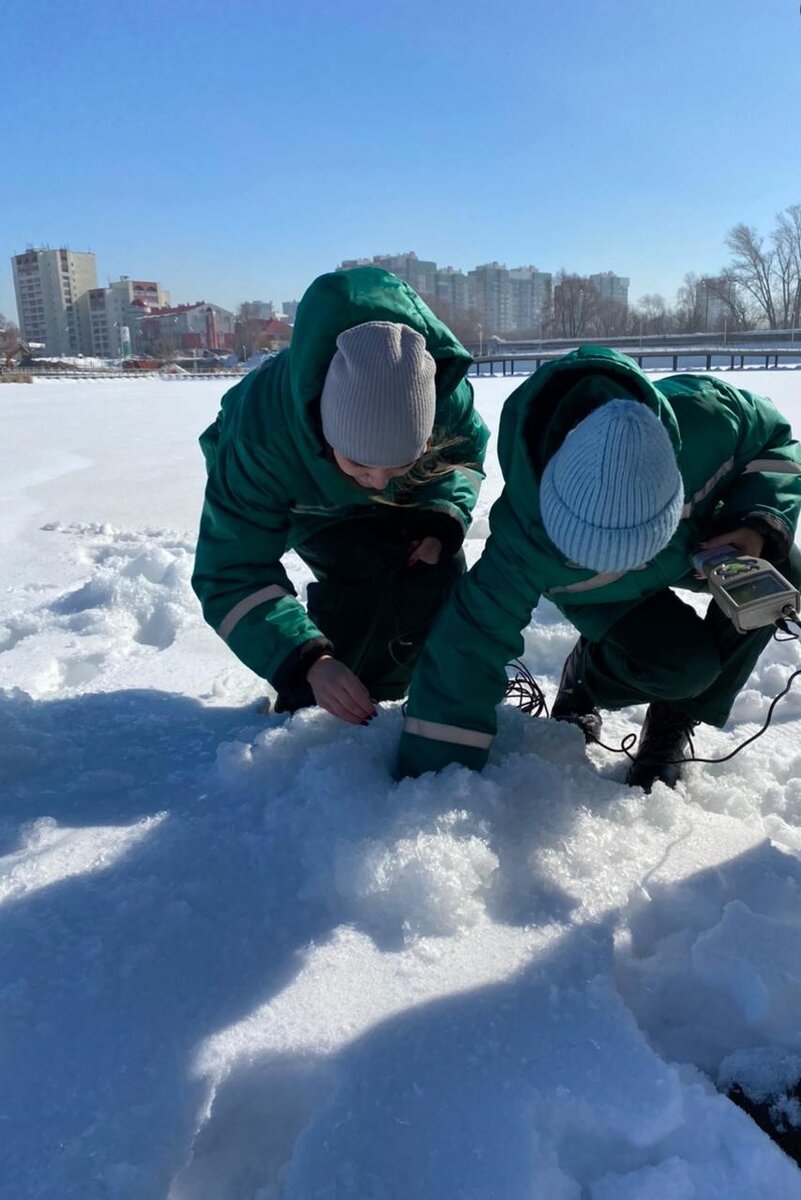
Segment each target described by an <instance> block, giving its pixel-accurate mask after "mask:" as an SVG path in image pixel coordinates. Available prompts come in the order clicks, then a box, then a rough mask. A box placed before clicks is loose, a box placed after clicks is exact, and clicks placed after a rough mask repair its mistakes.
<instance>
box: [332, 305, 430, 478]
mask: <svg viewBox="0 0 801 1200" xmlns="http://www.w3.org/2000/svg"><path fill="white" fill-rule="evenodd" d="M435 375H436V364H435V362H434V359H433V358H432V357H431V355H430V354H429V353H428V351H427V350H426V343H425V338H423V337H422V336H421V334H419V333H417V332H416V331H415V330H414V329H411V328H410V327H409V326H408V325H402V324H397V323H395V322H393V321H367V322H365V323H364V324H363V325H355V326H354V327H353V328H352V329H346V330H345V332H344V333H341V334H340V335H339V337H338V338H337V349H336V353H335V354H334V357H333V358H332V359H331V365H330V366H329V368H328V372H327V374H326V377H325V382H324V384H323V391H322V395H321V397H320V415H321V417H322V422H323V434H324V436H325V440H326V441H327V442H328V444H329V446H333V448H334V449H335V450H338V451H339V452H340V454H343V455H344V456H345V457H346V458H350V459H352V460H353V462H357V463H362V464H363V465H364V466H367V467H403V466H406V464H407V463H412V462H415V461H416V460H417V459H418V458H419V457H420V455H421V454H422V453H423V451H424V450H425V448H426V445H427V443H428V439H429V438H430V437H431V431H432V430H433V428H434V414H435V411H436V391H435V387H434V377H435Z"/></svg>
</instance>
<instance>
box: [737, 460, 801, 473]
mask: <svg viewBox="0 0 801 1200" xmlns="http://www.w3.org/2000/svg"><path fill="white" fill-rule="evenodd" d="M756 471H765V472H766V473H767V474H769V475H801V464H799V463H794V462H790V461H789V460H788V459H786V458H755V459H753V460H752V461H751V462H750V463H749V464H748V466H747V467H744V468H743V475H753V474H754V473H755V472H756Z"/></svg>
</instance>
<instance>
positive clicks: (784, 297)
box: [772, 204, 801, 329]
mask: <svg viewBox="0 0 801 1200" xmlns="http://www.w3.org/2000/svg"><path fill="white" fill-rule="evenodd" d="M772 240H773V245H774V247H775V251H776V266H777V276H778V288H779V295H780V307H781V319H782V327H783V328H784V329H795V327H796V326H797V325H800V324H801V204H791V205H790V206H789V208H786V209H785V210H784V212H783V213H779V215H778V217H777V218H776V228H775V229H774V231H773V234H772Z"/></svg>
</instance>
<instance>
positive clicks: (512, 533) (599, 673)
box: [399, 346, 801, 790]
mask: <svg viewBox="0 0 801 1200" xmlns="http://www.w3.org/2000/svg"><path fill="white" fill-rule="evenodd" d="M498 452H499V458H500V463H501V468H502V471H503V476H504V480H505V486H504V490H503V493H502V494H501V496H500V498H499V499H498V500H497V502H496V503H495V505H494V506H493V508H492V512H491V514H490V536H489V538H488V541H487V544H486V547H485V549H484V552H483V554H482V556H481V558H480V560H479V561H478V563H477V564H476V565H475V566H474V567H473V569H472V570H471V571H470V572H469V574H468V575H466V576H465V578H464V579H463V580H461V581H460V583H459V584H458V586H457V587H456V589H455V591H454V595H453V597H452V598H451V600H450V602H449V604H448V607H447V609H446V610H445V611H444V612H443V613H442V615H441V617H440V619H439V621H438V622H437V626H436V629H435V631H434V633H433V634H432V636H431V638H429V640H428V642H427V643H426V647H425V650H424V652H423V654H422V655H421V658H420V661H419V662H418V665H417V667H416V669H415V673H414V677H413V680H412V685H411V688H410V693H409V700H408V704H407V710H406V719H405V723H404V730H403V734H402V736H401V746H400V762H399V774H401V775H403V774H409V775H418V774H421V773H422V772H424V771H427V770H438V769H440V768H442V767H444V766H446V765H447V764H448V763H452V762H459V763H463V764H465V765H467V766H469V767H473V768H476V769H480V768H481V767H482V766H483V765H484V763H485V762H486V760H487V756H488V753H489V749H490V746H491V743H492V741H493V736H494V734H495V730H496V711H495V710H496V705H497V704H498V703H499V701H500V700H501V699H502V697H503V695H504V691H505V688H506V683H507V679H506V671H505V667H506V664H507V663H508V662H509V661H510V660H512V659H514V658H516V657H518V656H519V655H520V654H521V652H522V650H523V638H522V635H521V630H523V629H524V628H525V627H526V626H527V625H528V623H529V620H530V617H531V612H532V609H533V608H535V607H536V605H537V603H538V601H539V599H540V597H541V596H547V597H548V599H550V600H551V601H552V602H553V603H554V604H555V605H556V606H557V607H558V608H560V609H561V611H562V612H563V613H564V615H565V616H566V617H567V618H568V620H569V621H570V622H571V623H572V624H573V625H574V626H575V628H576V629H577V630H578V632H579V634H580V637H579V640H578V642H577V643H576V645H575V647H574V648H573V650H572V652H571V654H570V655H569V657H568V659H567V662H566V663H565V667H564V671H563V674H562V679H561V683H560V687H559V691H558V693H557V696H556V700H555V703H554V705H553V708H552V712H551V715H552V716H553V717H555V718H557V719H561V720H568V721H572V722H574V723H576V724H578V725H579V726H581V728H582V730H583V732H584V735H585V738H586V739H587V740H594V739H597V738H598V737H599V735H600V730H601V710H602V709H618V708H623V707H625V706H628V705H633V704H647V705H648V706H649V707H648V711H647V714H646V719H645V722H644V725H643V729H642V733H641V735H640V740H639V745H638V748H637V752H636V755H635V758H634V761H633V763H632V764H631V766H630V769H629V772H628V777H627V778H628V782H629V783H630V784H632V785H635V786H641V787H643V788H644V789H646V790H650V788H651V786H652V785H653V783H655V782H656V781H657V780H661V781H662V782H664V783H667V784H668V785H669V786H673V785H674V784H675V783H676V781H677V780H678V779H679V777H680V775H681V760H683V759H684V758H685V756H686V753H687V750H688V748H689V742H690V736H691V734H692V731H693V729H694V727H695V725H697V724H698V723H700V722H706V723H708V724H710V725H715V726H722V725H723V724H725V722H726V719H727V718H728V716H729V712H730V710H731V706H732V704H733V702H734V699H735V697H736V696H737V693H738V692H739V691H740V689H741V688H742V687H743V685H744V683H745V681H746V680H747V678H748V676H749V674H750V672H751V670H752V669H753V667H754V664H755V663H756V661H757V659H758V657H759V655H760V653H761V651H762V650H763V648H764V647H765V645H766V644H767V641H768V639H769V638H770V636H771V633H772V627H769V628H767V629H758V630H754V631H752V632H750V633H748V634H745V635H743V634H740V633H739V632H737V630H736V629H735V628H734V626H733V624H732V623H731V621H729V620H728V618H727V617H726V616H724V614H723V613H722V611H721V610H720V609H719V607H718V606H717V605H716V604H714V603H710V605H709V607H708V609H707V611H706V614H705V615H704V616H703V617H701V616H699V615H698V613H697V612H696V611H695V609H694V608H692V607H691V606H690V605H688V604H686V603H685V602H684V601H683V600H682V599H681V598H680V597H679V596H678V594H677V593H676V591H675V590H674V589H675V588H688V589H691V590H696V591H697V590H700V589H703V590H706V586H707V585H706V583H705V582H704V581H699V580H698V578H697V577H696V575H695V572H694V569H693V566H692V562H691V557H692V554H693V553H694V552H695V551H696V550H697V549H698V548H699V547H702V546H703V547H715V546H720V545H723V544H732V545H734V546H735V547H736V548H737V549H738V550H739V551H740V552H741V553H744V554H749V555H754V556H761V557H764V558H768V559H770V560H772V561H773V562H774V563H775V564H776V565H777V567H778V569H779V570H780V571H781V572H782V573H783V574H784V575H785V576H787V577H788V578H790V579H791V580H792V581H793V582H794V584H795V585H796V586H798V583H799V581H800V580H801V556H799V552H798V550H797V548H796V547H795V546H794V545H793V539H794V534H795V529H796V524H797V521H798V515H799V509H801V448H800V447H799V444H798V442H797V441H795V439H794V438H793V436H792V434H791V430H790V427H789V424H788V422H787V421H786V420H785V419H784V418H783V417H782V416H781V414H780V413H779V412H777V410H776V409H775V407H774V406H773V404H772V403H771V401H770V400H768V399H766V398H765V397H761V396H755V395H752V394H751V393H750V392H748V391H745V390H744V389H742V388H735V387H732V386H731V385H730V384H728V383H726V382H724V381H723V380H721V379H718V378H715V377H704V376H696V375H674V376H670V377H668V378H666V379H662V380H660V381H658V382H652V381H651V380H650V379H649V378H648V377H647V376H646V375H645V374H643V372H642V371H640V370H639V369H638V367H637V366H636V364H635V363H634V362H633V361H632V360H631V359H629V358H627V357H625V356H624V355H622V354H618V353H616V352H615V351H612V350H608V349H604V348H600V347H592V346H586V347H582V348H581V349H580V350H576V351H574V352H573V353H571V354H568V355H566V356H565V357H563V358H561V359H559V360H556V361H554V362H551V363H548V364H547V365H546V366H544V367H542V368H541V369H540V370H539V371H537V372H536V373H535V374H534V375H533V376H531V377H530V378H529V379H528V380H526V382H525V383H523V384H522V385H521V386H520V387H519V388H517V389H516V391H514V392H513V393H512V395H511V396H510V397H509V398H508V400H507V401H506V404H505V406H504V410H503V414H502V418H501V425H500V432H499V440H498ZM534 669H535V670H536V667H535V668H534Z"/></svg>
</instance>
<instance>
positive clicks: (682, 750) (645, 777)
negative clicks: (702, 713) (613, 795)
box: [626, 700, 700, 792]
mask: <svg viewBox="0 0 801 1200" xmlns="http://www.w3.org/2000/svg"><path fill="white" fill-rule="evenodd" d="M698 724H700V722H698V721H694V720H693V719H692V717H688V716H687V714H686V713H685V712H682V711H681V709H679V708H673V707H672V705H670V704H665V703H664V702H663V701H661V700H655V701H654V703H653V704H650V705H649V706H648V712H647V713H646V714H645V720H644V721H643V726H642V731H641V732H640V740H639V743H638V745H637V754H636V755H635V758H634V762H633V763H632V764H631V766H630V767H629V771H628V775H627V776H626V783H627V784H628V785H629V787H641V788H642V790H643V791H644V792H650V790H651V788H652V787H653V785H654V784H655V783H656V782H657V781H658V780H660V781H661V782H662V783H666V784H667V786H668V787H671V788H672V787H675V786H676V784H677V783H678V781H679V780H680V779H681V777H682V773H683V765H684V762H685V761H687V759H688V758H689V757H691V756H690V755H688V751H689V750H690V739H691V738H692V734H693V730H694V729H695V726H696V725H698Z"/></svg>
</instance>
